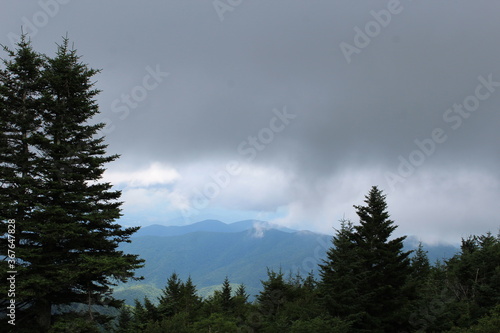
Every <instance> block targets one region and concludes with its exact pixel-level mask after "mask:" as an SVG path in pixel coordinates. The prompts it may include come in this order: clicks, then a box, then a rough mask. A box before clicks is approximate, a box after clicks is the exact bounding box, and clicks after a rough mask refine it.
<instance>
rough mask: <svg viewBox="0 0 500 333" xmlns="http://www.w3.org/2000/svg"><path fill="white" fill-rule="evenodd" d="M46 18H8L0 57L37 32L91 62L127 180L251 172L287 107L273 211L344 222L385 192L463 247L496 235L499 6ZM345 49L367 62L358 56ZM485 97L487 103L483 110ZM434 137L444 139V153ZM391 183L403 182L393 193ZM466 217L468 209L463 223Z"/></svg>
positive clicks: (95, 11) (282, 5)
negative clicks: (204, 170) (425, 207)
mask: <svg viewBox="0 0 500 333" xmlns="http://www.w3.org/2000/svg"><path fill="white" fill-rule="evenodd" d="M223 2H224V3H226V4H228V2H226V1H223ZM40 3H43V4H44V5H43V6H42V5H40ZM40 3H36V2H33V3H31V4H26V3H17V2H16V3H9V4H4V5H3V6H4V10H3V11H2V13H1V14H0V15H1V18H2V20H1V23H0V26H2V31H3V32H4V33H3V34H1V35H0V43H2V44H4V45H10V43H11V39H12V36H13V34H19V32H20V26H21V25H25V28H24V30H25V32H27V33H28V34H31V39H32V41H33V43H34V45H35V48H37V49H39V50H41V51H43V52H47V53H51V52H53V50H54V49H55V46H54V42H58V41H60V36H62V35H65V34H66V33H68V35H69V37H70V39H71V40H72V41H74V42H75V47H76V48H77V49H78V50H79V52H80V53H81V54H82V55H83V58H82V60H83V61H84V62H87V63H89V64H90V65H91V66H93V67H98V68H102V69H103V71H102V73H101V74H99V75H98V77H97V78H96V79H97V80H98V82H97V87H98V88H99V89H102V90H103V92H102V93H101V95H100V97H99V104H100V108H101V112H102V113H101V115H100V116H99V117H98V119H96V120H99V121H102V120H105V121H106V122H108V123H109V124H110V127H109V128H108V131H107V132H106V133H105V134H106V136H107V140H108V143H109V144H110V149H111V151H112V152H118V153H120V154H122V159H121V160H120V161H119V162H116V163H115V165H114V166H113V167H114V168H123V169H127V168H129V169H131V170H132V169H134V168H143V169H144V168H147V166H148V165H150V164H151V163H153V162H159V163H165V164H168V165H170V166H172V167H174V168H176V169H177V170H179V172H181V171H182V170H187V169H189V167H190V166H191V165H196V164H200V165H202V164H204V163H214V161H218V162H220V161H222V162H221V163H222V164H224V163H225V162H227V161H229V160H245V158H246V156H244V154H241V150H239V149H238V147H240V145H241V144H242V142H251V141H249V140H250V139H249V137H257V138H259V134H260V133H261V131H262V130H263V129H264V128H268V127H269V122H270V120H271V119H272V117H274V113H273V110H275V109H279V110H281V109H283V108H284V107H286V109H287V110H288V112H290V113H291V114H293V115H295V116H296V118H295V119H293V121H291V122H290V124H287V126H286V128H285V129H284V130H282V131H279V132H275V133H274V132H273V138H272V140H271V141H270V142H269V143H266V144H265V149H258V147H259V146H254V148H255V149H256V152H258V154H256V156H255V158H254V159H253V160H252V161H251V163H253V164H255V165H257V166H259V167H263V168H271V169H273V168H278V169H282V170H286V172H287V173H288V174H289V176H288V177H287V178H286V179H288V183H287V184H286V185H283V188H284V190H282V191H281V192H280V191H278V192H279V193H284V194H282V197H281V198H280V199H276V198H275V199H274V200H275V201H276V202H279V204H280V205H281V206H283V205H285V206H286V203H287V202H288V204H289V206H290V207H293V209H292V208H291V210H293V211H295V212H298V213H297V214H298V215H299V216H300V218H297V219H296V221H295V223H302V222H300V221H305V220H307V217H308V216H312V215H315V216H317V217H316V218H317V219H322V220H324V219H326V218H327V217H328V215H329V214H328V213H330V212H331V213H332V214H334V215H335V214H337V215H338V214H342V212H341V211H342V210H346V209H347V208H344V207H347V204H344V203H342V204H339V206H342V208H339V209H337V210H335V209H333V208H330V206H334V205H335V203H334V202H332V203H331V204H329V203H328V200H332V201H333V200H337V202H344V200H345V201H346V202H348V201H349V200H353V201H355V202H352V203H351V204H359V203H360V202H359V201H360V199H361V200H362V194H363V193H365V192H366V191H367V190H368V188H369V187H368V186H370V185H373V183H374V182H377V183H378V184H379V185H381V186H382V187H383V188H386V189H388V190H389V192H390V193H391V195H393V196H396V197H397V200H394V202H397V205H398V207H397V208H395V210H397V212H398V217H400V218H401V219H403V220H408V221H409V220H411V221H413V220H414V217H411V218H410V216H413V213H414V212H415V211H418V209H422V207H421V206H418V207H419V208H418V209H416V208H414V207H413V208H412V205H414V204H415V203H414V200H416V199H417V198H419V197H421V198H424V197H425V198H426V200H425V202H427V201H429V202H428V204H429V207H430V208H429V211H434V212H435V213H436V214H437V216H436V219H437V220H438V221H437V222H436V223H441V225H443V226H446V227H443V229H446V228H447V227H449V226H451V225H454V223H458V222H457V219H461V220H460V221H461V222H460V223H462V224H464V226H462V227H461V229H460V230H462V231H463V232H467V230H469V229H470V230H473V229H474V227H472V226H469V227H467V223H466V222H464V220H467V219H476V220H477V221H478V222H477V223H478V225H480V226H481V228H479V227H478V232H483V231H485V230H484V229H485V228H486V227H490V228H489V229H491V230H493V231H495V229H498V224H499V223H498V219H497V220H496V221H493V220H491V217H492V215H491V210H492V209H493V210H495V208H494V207H491V206H489V205H490V204H491V203H492V202H495V200H496V201H498V199H499V197H500V196H499V194H500V189H499V187H498V183H499V179H500V174H499V171H498V170H499V167H498V166H499V163H500V148H499V145H498V143H499V136H500V135H499V131H498V128H499V125H500V110H499V109H500V86H499V85H500V83H499V82H500V69H499V61H498V59H500V44H499V43H497V42H495V41H496V40H497V37H498V35H499V33H500V21H499V20H498V15H497V13H498V11H499V10H500V5H499V4H498V3H497V2H493V1H475V2H473V3H472V2H468V1H459V2H456V1H454V2H452V1H440V2H439V3H435V2H433V3H429V2H425V3H423V2H417V1H403V0H401V1H393V0H392V1H370V2H363V3H361V2H360V3H356V4H353V3H351V2H347V1H314V2H309V1H272V2H270V1H242V2H241V3H239V4H238V5H237V6H232V7H231V9H228V10H222V12H221V9H220V8H219V9H217V8H215V7H214V3H215V2H211V1H205V2H200V1H169V2H162V1H150V2H148V3H147V4H144V3H138V2H133V1H106V2H97V1H86V2H77V1H68V2H67V1H64V2H62V1H57V0H53V1H49V0H47V1H40ZM232 3H233V4H235V3H236V2H232ZM46 4H52V7H50V6H49V7H47V6H48V5H46ZM54 4H57V7H56V5H54ZM229 6H230V5H229ZM46 8H49V9H46ZM56 8H57V11H56ZM40 13H45V16H44V15H43V14H40ZM387 13H389V14H387ZM52 14H53V15H52ZM221 15H222V17H223V19H222V20H221ZM388 15H389V16H388ZM45 17H46V18H47V20H44V18H45ZM26 23H28V25H29V23H31V24H32V28H31V30H30V29H29V27H26ZM342 43H344V44H342ZM346 44H349V45H350V47H352V48H353V49H354V48H355V49H356V50H357V51H355V52H351V53H350V54H349V56H348V57H346V53H345V50H343V49H342V47H341V45H344V46H345V45H346ZM152 72H153V73H154V72H156V73H157V74H156V76H155V75H154V74H152ZM161 73H168V75H166V74H161ZM148 75H149V77H148ZM481 78H482V79H481ZM481 80H483V81H484V80H486V81H489V82H490V84H489V86H485V85H484V82H483V81H481ZM479 84H483V88H480V94H481V96H485V94H486V93H489V95H488V97H486V98H480V99H478V104H477V105H474V104H470V103H474V100H471V99H470V98H469V99H467V98H468V97H469V96H476V89H477V87H478V85H479ZM467 103H469V104H467ZM456 105H463V108H462V111H459V109H457V108H456ZM467 107H468V108H469V109H470V110H472V111H468V109H467ZM448 110H451V111H448ZM464 110H465V111H464ZM458 122H460V125H459V126H457V124H458ZM435 129H441V130H442V132H443V133H441V136H443V135H445V136H446V140H441V141H442V142H437V141H439V140H437V141H436V140H434V138H433V131H434V130H435ZM262 135H263V137H265V135H266V134H262ZM265 138H269V135H268V136H267V137H265ZM416 140H417V141H418V142H427V143H428V145H427V147H428V149H431V148H432V153H430V154H427V153H426V151H425V147H424V148H422V146H419V145H418V144H417V143H416ZM429 140H433V142H434V145H435V146H434V147H430V146H429V142H430V141H429ZM261 141H262V140H261ZM266 142H267V141H266ZM258 144H260V145H262V142H258ZM248 147H250V145H249V146H248ZM248 147H247V148H248ZM416 151H420V153H418V152H416ZM412 153H413V155H412ZM422 156H423V159H422ZM412 157H413V159H412ZM403 160H404V161H405V162H402V161H403ZM218 162H217V163H218ZM413 162H415V163H413ZM417 162H418V163H417ZM404 163H406V164H409V166H408V165H404V166H402V164H404ZM408 167H410V168H412V167H413V169H414V170H413V172H411V174H410V175H409V176H405V175H403V176H402V175H401V170H403V169H405V168H406V169H405V170H406V171H408V170H407V169H408ZM388 172H389V173H393V174H394V175H396V176H399V177H402V179H403V181H401V182H398V183H397V184H396V185H395V186H394V188H393V189H391V188H390V186H389V185H390V184H389V183H388V181H387V177H386V174H387V173H388ZM403 173H404V172H403ZM407 173H409V171H408V172H407ZM187 174H189V172H187V173H185V175H187ZM290 174H291V176H290ZM346 174H348V175H349V178H347V179H346V178H345V177H346V176H345V175H346ZM181 175H182V172H181ZM356 175H358V176H356ZM467 175H468V176H467ZM207 177H208V175H207ZM241 177H244V174H243V175H241ZM259 177H260V176H259ZM343 177H344V178H343ZM467 177H470V178H469V180H470V181H469V182H468V180H467ZM261 178H262V179H265V176H262V177H261ZM261 178H259V179H261ZM256 179H257V178H256ZM484 179H487V180H488V181H484ZM262 182H263V183H265V181H262ZM454 182H456V183H457V184H459V185H457V186H451V185H446V186H445V185H443V183H446V184H449V183H452V184H453V183H454ZM471 182H472V183H471ZM234 183H236V184H240V183H241V184H244V183H245V182H243V181H241V182H240V181H238V182H236V181H235V182H234ZM326 184H329V185H326ZM339 184H342V185H341V186H340V185H339ZM349 184H351V187H352V186H354V187H356V188H355V189H352V188H350V186H349ZM478 184H482V186H478ZM234 186H236V185H234ZM242 186H243V185H242ZM265 189H266V187H265V186H264V184H263V185H262V190H265ZM437 189H439V190H437ZM236 190H240V188H239V187H235V189H234V191H236ZM228 191H229V190H228ZM254 191H256V192H258V189H255V190H254ZM339 191H345V192H347V194H345V195H344V196H343V195H342V193H337V192H339ZM345 192H344V193H345ZM231 193H233V192H231ZM273 193H274V192H273ZM470 193H474V198H473V200H471V197H470ZM433 196H435V197H436V200H434V201H432V200H429V199H428V198H430V197H433ZM450 198H453V199H454V200H450ZM236 201H238V199H237V197H234V196H233V197H232V199H231V201H227V202H232V203H233V204H235V205H236V206H241V205H242V204H241V203H236ZM241 201H242V202H243V201H245V200H244V193H241ZM253 202H255V200H253ZM273 202H274V201H273ZM437 202H439V203H440V204H441V205H442V206H444V207H443V210H444V211H445V212H446V210H447V209H448V210H449V211H450V213H449V214H446V213H443V212H442V211H440V210H438V209H437V208H435V206H436V203H437ZM455 205H460V206H462V207H469V209H468V210H465V212H464V213H463V214H456V211H454V210H453V207H454V206H455ZM243 206H244V205H243ZM254 206H255V205H254ZM254 206H252V209H256V207H254ZM262 206H263V207H264V206H266V205H264V204H263V205H262ZM267 206H268V205H267ZM267 206H266V207H265V209H264V208H263V209H264V210H270V209H271V210H272V208H270V207H267ZM226 208H228V209H229V207H226ZM275 208H276V209H278V207H275ZM487 210H490V211H489V212H487ZM405 211H407V212H409V213H408V214H407V215H405V213H404V212H405ZM313 212H314V213H313ZM438 213H439V214H438ZM496 213H498V208H496ZM464 214H465V215H466V217H464ZM467 214H468V215H467ZM497 215H498V214H497ZM426 218H428V219H431V218H432V217H431V216H428V217H426ZM292 220H293V219H292V217H290V216H289V217H288V219H287V218H284V219H283V220H282V221H283V222H284V223H285V222H286V223H292ZM469 223H472V221H471V222H469ZM410 224H411V225H412V226H414V225H415V223H413V222H411V223H410V222H408V225H410ZM421 225H425V226H427V225H429V226H431V225H432V223H431V221H426V222H423V224H421ZM467 228H469V229H467ZM410 229H411V228H408V230H410ZM420 230H421V232H424V230H426V228H420ZM413 231H414V230H413V229H412V232H413ZM415 232H416V231H415ZM443 233H444V231H443Z"/></svg>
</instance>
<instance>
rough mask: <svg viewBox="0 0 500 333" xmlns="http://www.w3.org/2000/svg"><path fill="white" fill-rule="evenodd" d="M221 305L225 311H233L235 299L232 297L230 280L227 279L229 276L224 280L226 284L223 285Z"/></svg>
mask: <svg viewBox="0 0 500 333" xmlns="http://www.w3.org/2000/svg"><path fill="white" fill-rule="evenodd" d="M220 303H221V306H222V310H223V311H225V312H228V311H230V310H232V307H233V297H232V295H231V284H230V283H229V279H228V278H227V276H226V278H225V279H224V282H223V283H222V289H221V292H220Z"/></svg>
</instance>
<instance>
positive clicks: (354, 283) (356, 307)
mask: <svg viewBox="0 0 500 333" xmlns="http://www.w3.org/2000/svg"><path fill="white" fill-rule="evenodd" d="M332 244H333V246H332V247H331V248H330V249H328V251H327V254H326V255H327V259H326V260H323V263H322V264H320V265H319V267H320V277H321V283H320V290H321V295H322V296H321V297H322V299H323V302H324V304H325V306H326V308H327V310H328V311H329V313H330V314H331V315H332V316H340V317H342V318H345V319H347V320H353V321H354V320H356V319H358V320H359V317H360V316H362V314H363V313H362V312H363V309H362V307H361V305H360V304H359V303H357V302H356V301H354V300H355V299H357V298H358V297H359V290H358V289H359V288H358V279H359V275H358V274H359V272H360V270H361V263H360V260H358V259H359V258H358V254H357V250H358V249H357V247H356V244H355V242H354V226H353V224H352V223H351V222H350V221H348V220H341V221H340V229H339V230H337V234H336V235H335V236H334V237H333V238H332Z"/></svg>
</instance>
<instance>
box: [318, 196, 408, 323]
mask: <svg viewBox="0 0 500 333" xmlns="http://www.w3.org/2000/svg"><path fill="white" fill-rule="evenodd" d="M365 198H366V200H365V203H366V206H354V207H355V208H356V211H357V214H358V216H359V218H360V224H359V225H356V226H353V225H351V224H350V223H344V224H343V225H342V228H341V229H340V230H339V231H338V232H337V235H336V236H335V237H334V238H333V245H334V247H333V248H331V249H330V250H329V251H328V253H327V260H326V261H325V262H324V263H323V264H322V265H320V269H321V277H322V281H321V288H322V290H323V291H324V299H325V304H326V306H327V307H328V308H329V310H330V313H331V314H332V315H334V316H340V317H341V318H343V319H346V320H348V321H351V322H353V329H355V330H356V331H358V332H397V331H401V330H404V329H406V328H407V326H408V318H407V313H405V312H404V309H405V308H406V305H407V304H406V300H407V298H408V295H407V291H406V290H405V284H406V281H407V278H408V276H409V274H410V262H409V258H408V256H409V254H410V253H411V251H409V252H404V251H402V249H403V240H404V239H405V237H398V238H395V239H390V236H391V234H392V232H393V231H394V230H395V229H396V226H395V225H394V222H393V221H392V220H390V219H389V213H388V212H387V204H386V201H385V195H384V194H383V193H382V191H381V190H379V189H378V188H377V187H376V186H374V187H372V189H371V190H370V192H369V193H368V195H367V196H366V197H365Z"/></svg>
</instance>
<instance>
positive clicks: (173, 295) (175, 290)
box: [158, 272, 182, 317]
mask: <svg viewBox="0 0 500 333" xmlns="http://www.w3.org/2000/svg"><path fill="white" fill-rule="evenodd" d="M181 288H182V281H181V280H180V279H179V276H178V275H177V273H175V272H174V273H172V275H171V276H170V277H169V278H168V280H167V285H166V286H165V289H163V290H162V295H161V296H160V297H159V298H158V301H159V304H158V310H159V311H160V314H161V315H162V316H164V317H171V316H173V315H174V314H176V313H178V312H179V311H180V309H181V296H182V290H181Z"/></svg>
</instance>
